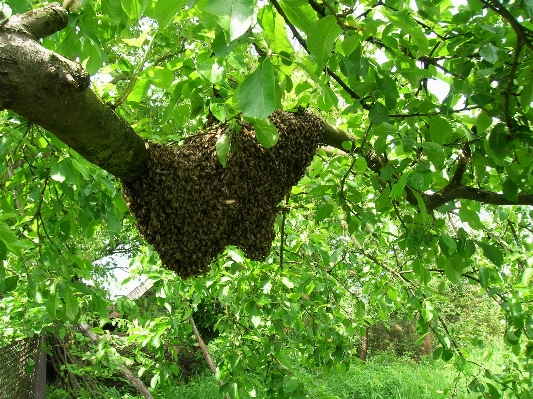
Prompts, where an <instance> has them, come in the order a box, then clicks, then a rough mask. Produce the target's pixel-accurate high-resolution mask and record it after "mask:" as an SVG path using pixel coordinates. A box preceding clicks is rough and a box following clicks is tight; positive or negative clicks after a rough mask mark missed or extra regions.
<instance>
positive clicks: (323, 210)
mask: <svg viewBox="0 0 533 399" xmlns="http://www.w3.org/2000/svg"><path fill="white" fill-rule="evenodd" d="M332 212H333V205H331V204H322V205H320V206H319V207H318V209H317V211H316V214H315V219H316V221H317V222H320V221H321V220H324V219H325V218H327V217H328V216H329V215H331V213H332Z"/></svg>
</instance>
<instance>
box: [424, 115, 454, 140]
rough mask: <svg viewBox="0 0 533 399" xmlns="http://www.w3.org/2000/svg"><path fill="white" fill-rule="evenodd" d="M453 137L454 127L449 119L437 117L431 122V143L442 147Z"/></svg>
mask: <svg viewBox="0 0 533 399" xmlns="http://www.w3.org/2000/svg"><path fill="white" fill-rule="evenodd" d="M451 135H452V126H451V125H450V122H448V120H447V119H445V118H443V117H442V116H436V117H433V118H431V120H430V121H429V136H430V137H431V141H433V142H435V143H438V144H440V145H442V144H444V143H446V142H447V141H448V140H449V139H450V136H451Z"/></svg>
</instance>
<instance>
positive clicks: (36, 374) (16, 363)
mask: <svg viewBox="0 0 533 399" xmlns="http://www.w3.org/2000/svg"><path fill="white" fill-rule="evenodd" d="M43 339H44V338H43V337H41V336H38V335H36V336H34V337H32V338H26V339H23V340H19V341H14V342H12V343H10V344H8V345H5V346H3V347H1V348H0V399H44V398H45V397H46V352H44V351H43V350H42V349H41V344H42V343H43Z"/></svg>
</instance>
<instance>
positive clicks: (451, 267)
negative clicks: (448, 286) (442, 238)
mask: <svg viewBox="0 0 533 399" xmlns="http://www.w3.org/2000/svg"><path fill="white" fill-rule="evenodd" d="M440 266H441V267H442V268H443V269H444V275H445V276H446V277H447V278H448V280H450V281H451V282H452V283H454V284H457V283H458V282H459V280H460V279H461V271H460V269H459V268H456V265H455V263H454V261H453V258H445V259H444V261H443V262H441V264H440Z"/></svg>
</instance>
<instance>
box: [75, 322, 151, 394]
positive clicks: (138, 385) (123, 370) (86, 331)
mask: <svg viewBox="0 0 533 399" xmlns="http://www.w3.org/2000/svg"><path fill="white" fill-rule="evenodd" d="M78 328H79V329H80V331H81V333H82V334H83V335H85V336H86V337H88V338H89V339H90V340H91V341H92V343H93V344H95V345H96V344H97V343H98V336H97V335H96V334H95V333H93V332H92V331H91V329H90V327H89V326H88V325H87V324H84V323H80V324H78ZM110 361H111V363H114V361H113V360H112V359H110ZM115 366H117V369H118V371H119V373H120V374H122V376H123V377H124V378H126V380H128V381H129V382H130V383H131V384H132V385H133V386H134V387H135V389H137V392H139V393H140V394H141V395H142V396H144V397H145V398H146V399H154V397H153V396H152V394H151V393H150V391H148V388H146V385H144V383H143V382H142V381H141V380H139V379H138V378H137V377H135V376H134V375H133V373H132V372H131V371H130V370H129V369H128V368H127V367H126V366H124V365H123V364H115Z"/></svg>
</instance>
